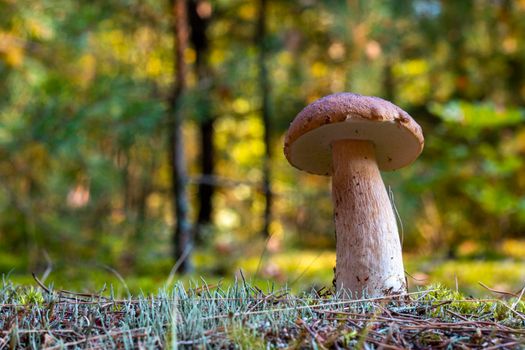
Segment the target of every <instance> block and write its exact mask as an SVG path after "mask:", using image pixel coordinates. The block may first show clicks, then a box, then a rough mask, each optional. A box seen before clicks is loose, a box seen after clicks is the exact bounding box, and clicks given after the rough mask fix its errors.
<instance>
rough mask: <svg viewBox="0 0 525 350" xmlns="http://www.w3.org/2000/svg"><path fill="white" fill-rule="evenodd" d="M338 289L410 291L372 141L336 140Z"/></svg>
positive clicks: (373, 293)
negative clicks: (407, 286) (407, 288)
mask: <svg viewBox="0 0 525 350" xmlns="http://www.w3.org/2000/svg"><path fill="white" fill-rule="evenodd" d="M332 157H333V174H332V176H333V177H332V199H333V202H334V208H335V227H336V239H337V263H336V282H337V289H338V290H341V289H342V288H344V289H346V290H348V291H351V292H352V295H353V297H354V298H359V297H362V296H364V295H366V296H370V297H376V296H384V295H388V294H394V293H396V294H397V293H403V292H406V283H405V274H404V268H403V258H402V255H401V244H400V242H399V234H398V231H397V224H396V218H395V216H394V212H393V209H392V206H391V204H390V200H389V197H388V194H387V192H386V189H385V185H384V184H383V180H382V179H381V174H380V172H379V169H378V168H377V163H376V159H375V149H374V144H373V143H371V142H369V141H359V140H339V141H336V142H334V143H333V144H332Z"/></svg>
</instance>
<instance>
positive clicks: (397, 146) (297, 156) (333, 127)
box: [287, 119, 423, 175]
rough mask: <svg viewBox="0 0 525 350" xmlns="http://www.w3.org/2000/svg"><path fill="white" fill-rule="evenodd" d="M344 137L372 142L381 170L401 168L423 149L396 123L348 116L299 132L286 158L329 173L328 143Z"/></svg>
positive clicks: (301, 166)
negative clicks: (304, 132) (338, 120)
mask: <svg viewBox="0 0 525 350" xmlns="http://www.w3.org/2000/svg"><path fill="white" fill-rule="evenodd" d="M345 139H352V140H367V141H371V142H373V143H374V145H375V149H376V160H377V165H378V167H379V169H380V170H395V169H399V168H402V167H404V166H406V165H408V164H410V163H412V162H413V161H414V160H415V159H416V158H417V157H418V156H419V154H420V153H421V151H422V149H423V146H422V145H421V144H420V143H419V140H418V139H417V138H416V137H415V136H414V134H412V133H411V132H410V131H408V130H407V129H405V128H402V127H399V125H398V124H396V123H395V122H380V123H378V122H373V121H369V120H355V119H349V120H347V121H344V122H339V123H334V124H327V125H323V126H321V127H319V128H317V129H314V130H312V131H309V132H307V133H306V134H304V135H302V136H301V137H300V138H299V139H297V140H296V141H295V142H294V143H293V144H292V145H291V146H290V149H289V155H288V156H287V158H288V161H289V162H290V163H291V164H292V165H293V166H294V167H296V168H298V169H301V170H304V171H307V172H309V173H312V174H317V175H331V173H332V148H331V144H332V143H333V142H334V141H336V140H345Z"/></svg>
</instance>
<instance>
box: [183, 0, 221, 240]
mask: <svg viewBox="0 0 525 350" xmlns="http://www.w3.org/2000/svg"><path fill="white" fill-rule="evenodd" d="M207 6H208V5H206V6H205V5H203V3H200V2H199V1H197V0H191V1H190V2H189V7H188V12H189V20H190V27H191V43H192V45H193V47H194V49H195V53H196V64H195V67H196V75H197V81H198V88H199V103H200V105H201V108H200V109H199V110H200V113H199V130H200V147H201V156H200V167H201V173H202V175H203V177H204V178H209V177H211V176H213V175H214V173H215V147H214V144H213V140H214V135H215V133H214V130H215V129H214V124H215V118H214V116H213V115H212V102H211V87H212V74H211V69H210V66H209V63H208V51H209V40H208V34H207V28H208V25H209V22H210V20H211V17H210V16H211V8H207ZM209 6H211V5H209ZM214 191H215V186H214V185H213V184H212V183H200V184H199V194H198V198H199V213H198V215H197V226H196V230H195V238H196V240H197V241H198V242H201V241H202V237H201V236H202V233H201V228H202V227H203V226H205V225H209V224H210V223H211V222H212V215H213V206H212V199H213V194H214Z"/></svg>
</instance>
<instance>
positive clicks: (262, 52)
mask: <svg viewBox="0 0 525 350" xmlns="http://www.w3.org/2000/svg"><path fill="white" fill-rule="evenodd" d="M266 10H267V0H259V16H258V21H257V32H256V36H255V41H256V43H257V47H258V49H259V57H258V64H259V87H260V93H261V116H262V122H263V126H264V144H265V147H266V149H265V151H266V152H265V157H264V164H263V193H264V198H265V202H266V203H265V207H264V226H263V230H262V234H263V235H264V236H265V237H269V236H270V224H271V220H272V202H273V193H272V187H271V175H272V174H271V161H272V146H271V130H272V125H271V120H270V81H269V79H268V68H267V66H266V61H267V51H268V48H267V38H266Z"/></svg>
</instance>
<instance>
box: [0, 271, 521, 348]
mask: <svg viewBox="0 0 525 350" xmlns="http://www.w3.org/2000/svg"><path fill="white" fill-rule="evenodd" d="M522 297H523V295H515V296H510V298H507V299H470V298H467V297H465V296H464V295H462V294H460V293H458V292H456V291H453V290H450V289H447V288H445V287H442V286H439V285H435V286H430V287H427V288H426V289H424V290H420V291H417V292H414V293H410V294H408V295H405V296H403V297H399V296H397V297H396V296H390V297H385V298H368V299H360V300H351V299H349V298H348V296H344V295H340V294H339V295H337V294H333V293H332V292H331V291H329V290H326V289H322V290H319V291H315V290H313V291H311V292H310V293H305V294H302V295H300V296H294V295H292V294H290V293H289V292H288V291H287V290H286V289H278V288H276V287H274V286H272V285H269V286H268V288H267V290H266V291H262V290H260V289H259V288H257V287H254V286H252V285H250V284H249V283H247V282H245V281H244V280H242V281H237V282H235V283H233V284H232V285H229V286H223V285H214V286H208V285H206V284H205V283H203V284H200V285H197V284H194V285H191V286H189V287H187V286H184V285H183V284H182V283H178V284H176V285H174V286H173V287H170V288H165V289H162V290H160V291H159V292H158V293H157V294H155V295H139V296H136V297H130V298H127V299H118V298H116V297H115V296H114V295H113V293H112V291H111V289H110V290H109V291H108V292H101V293H96V294H84V293H73V292H69V291H64V290H53V287H52V286H44V285H43V284H41V283H39V281H38V280H36V282H35V286H19V285H15V284H13V283H11V282H10V281H8V280H6V279H4V280H3V282H2V285H1V287H0V350H2V349H18V348H20V349H25V348H29V349H41V348H46V349H66V348H67V349H74V348H89V349H108V348H109V349H111V348H115V349H158V348H202V349H206V348H223V349H232V348H236V349H261V348H287V349H305V348H306V349H309V348H312V349H341V348H364V349H379V348H383V349H423V348H428V349H430V348H432V349H434V348H441V349H475V348H484V349H518V348H525V303H524V302H523V301H522V300H521V298H522Z"/></svg>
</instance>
